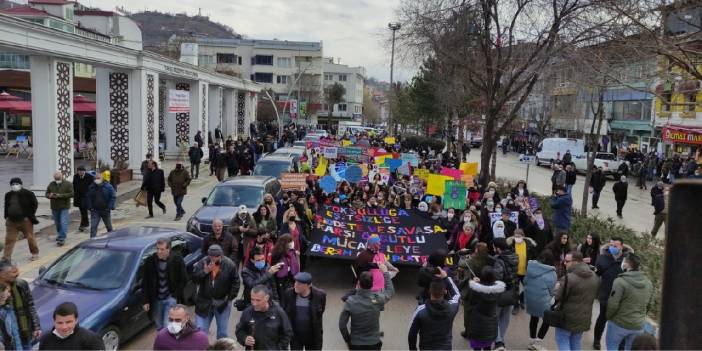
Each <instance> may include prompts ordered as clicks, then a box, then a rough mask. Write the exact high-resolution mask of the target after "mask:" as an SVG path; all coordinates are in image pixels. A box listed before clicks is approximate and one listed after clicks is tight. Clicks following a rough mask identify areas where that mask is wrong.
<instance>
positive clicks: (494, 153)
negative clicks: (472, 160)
mask: <svg viewBox="0 0 702 351" xmlns="http://www.w3.org/2000/svg"><path fill="white" fill-rule="evenodd" d="M496 168H497V148H496V147H493V148H492V161H491V162H490V180H491V181H493V182H494V181H495V179H497V177H496V176H495V170H496Z"/></svg>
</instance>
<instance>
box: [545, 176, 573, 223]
mask: <svg viewBox="0 0 702 351" xmlns="http://www.w3.org/2000/svg"><path fill="white" fill-rule="evenodd" d="M550 205H551V208H552V209H553V226H554V233H560V232H562V231H564V232H568V231H570V218H571V211H572V209H573V198H572V197H571V196H570V194H568V193H567V192H566V190H565V187H563V186H558V187H557V188H556V194H555V195H554V196H553V197H552V198H551V203H550Z"/></svg>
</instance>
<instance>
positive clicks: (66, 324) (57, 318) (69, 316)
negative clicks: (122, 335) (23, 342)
mask: <svg viewBox="0 0 702 351" xmlns="http://www.w3.org/2000/svg"><path fill="white" fill-rule="evenodd" d="M114 346H117V345H114ZM39 350H105V343H104V342H103V341H102V338H101V337H100V336H98V335H97V334H95V333H94V332H92V331H90V330H88V329H85V328H82V327H80V326H79V325H78V306H76V304H74V303H73V302H64V303H62V304H60V305H58V306H56V308H55V309H54V329H53V331H52V332H51V333H47V334H45V335H44V336H42V337H41V340H40V341H39Z"/></svg>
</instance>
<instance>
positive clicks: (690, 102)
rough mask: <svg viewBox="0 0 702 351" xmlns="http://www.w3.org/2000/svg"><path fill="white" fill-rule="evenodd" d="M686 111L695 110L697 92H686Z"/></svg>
mask: <svg viewBox="0 0 702 351" xmlns="http://www.w3.org/2000/svg"><path fill="white" fill-rule="evenodd" d="M685 103H686V104H685V111H690V112H694V111H695V107H697V92H693V93H692V94H685Z"/></svg>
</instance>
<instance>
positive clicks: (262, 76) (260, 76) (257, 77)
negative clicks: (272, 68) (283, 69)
mask: <svg viewBox="0 0 702 351" xmlns="http://www.w3.org/2000/svg"><path fill="white" fill-rule="evenodd" d="M253 76H254V79H253V81H255V82H258V83H273V73H254V74H253Z"/></svg>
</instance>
